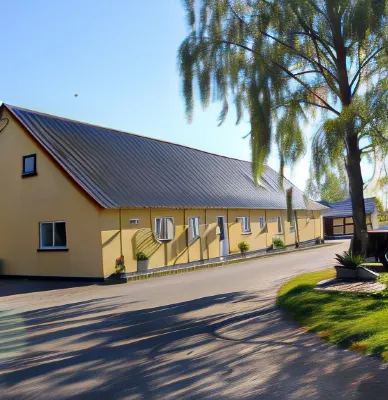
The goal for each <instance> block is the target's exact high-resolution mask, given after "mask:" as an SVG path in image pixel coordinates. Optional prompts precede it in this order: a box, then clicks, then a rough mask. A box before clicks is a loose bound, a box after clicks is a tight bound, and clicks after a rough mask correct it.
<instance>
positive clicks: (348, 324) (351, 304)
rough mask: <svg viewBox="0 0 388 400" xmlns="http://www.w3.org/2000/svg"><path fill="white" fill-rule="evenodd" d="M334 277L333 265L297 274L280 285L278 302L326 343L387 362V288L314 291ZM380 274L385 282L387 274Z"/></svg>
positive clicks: (387, 279)
mask: <svg viewBox="0 0 388 400" xmlns="http://www.w3.org/2000/svg"><path fill="white" fill-rule="evenodd" d="M334 276H335V270H334V268H332V269H329V270H325V271H319V272H313V273H309V274H303V275H300V276H297V277H296V278H294V279H292V280H290V281H288V282H287V283H286V284H284V285H283V286H282V287H281V288H280V290H279V292H278V300H277V301H278V305H279V306H280V307H281V308H282V309H284V310H286V311H287V312H288V313H289V314H290V315H291V316H292V317H293V318H294V319H295V320H296V321H298V322H299V323H300V324H301V325H302V326H304V327H305V328H307V329H308V330H311V331H313V332H316V333H317V334H318V335H319V336H321V337H322V338H323V339H325V340H326V341H328V342H329V343H333V344H338V345H340V346H341V347H344V348H349V349H350V350H354V351H358V352H361V353H365V354H376V355H379V356H380V357H381V358H382V359H383V360H384V361H388V290H387V289H386V290H384V291H383V292H381V293H379V294H354V293H352V294H349V293H338V292H328V291H321V290H314V286H315V284H316V283H317V282H319V281H322V280H324V279H329V278H332V277H334ZM380 277H381V279H379V280H380V281H384V282H385V283H386V282H387V281H388V278H387V277H388V274H382V275H381V276H380Z"/></svg>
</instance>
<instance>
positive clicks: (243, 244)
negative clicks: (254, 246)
mask: <svg viewBox="0 0 388 400" xmlns="http://www.w3.org/2000/svg"><path fill="white" fill-rule="evenodd" d="M237 246H238V248H239V249H240V251H241V253H245V252H246V251H248V250H249V249H250V248H251V245H250V244H249V243H248V242H246V241H245V240H244V241H242V242H240V243H239V244H238V245H237Z"/></svg>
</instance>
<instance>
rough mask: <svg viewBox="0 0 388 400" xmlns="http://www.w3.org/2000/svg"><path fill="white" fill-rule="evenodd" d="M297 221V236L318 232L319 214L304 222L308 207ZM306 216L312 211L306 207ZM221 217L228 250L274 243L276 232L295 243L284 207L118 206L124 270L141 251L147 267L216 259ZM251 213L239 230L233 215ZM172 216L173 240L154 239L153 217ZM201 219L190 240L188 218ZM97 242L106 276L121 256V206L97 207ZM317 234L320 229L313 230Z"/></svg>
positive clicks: (288, 242) (129, 269) (309, 237)
mask: <svg viewBox="0 0 388 400" xmlns="http://www.w3.org/2000/svg"><path fill="white" fill-rule="evenodd" d="M297 214H298V225H299V229H301V227H302V229H301V232H300V233H301V239H300V241H305V240H312V239H314V238H315V237H318V236H319V237H322V235H321V234H320V233H319V232H320V230H321V223H320V221H321V219H320V213H319V212H318V213H317V214H316V217H317V218H316V219H313V218H311V221H310V222H309V223H308V224H306V218H307V214H306V212H303V211H302V212H299V211H298V213H297ZM309 215H311V216H312V215H313V213H312V212H310V214H309ZM218 216H224V217H225V221H226V222H227V223H226V225H225V230H226V233H227V236H228V239H229V249H230V253H236V252H239V249H238V246H237V245H238V243H239V242H241V241H243V240H246V241H247V242H248V243H249V244H250V245H251V248H250V250H251V251H253V250H261V249H265V248H267V247H268V246H270V245H271V244H272V239H273V238H274V237H280V238H281V239H282V240H283V241H284V242H285V244H286V245H292V244H295V239H296V233H294V232H290V224H289V223H288V222H287V220H286V219H287V213H286V211H285V210H243V209H241V210H238V209H229V210H223V209H208V210H176V209H152V210H151V209H123V210H121V227H122V233H121V236H122V251H123V255H124V258H125V265H126V270H127V272H135V271H136V270H137V261H136V257H135V255H136V252H137V251H142V252H144V253H146V254H147V255H148V256H149V258H150V263H149V268H150V269H152V268H158V267H162V266H166V265H174V264H183V263H187V262H192V261H197V260H202V259H208V258H216V257H219V256H220V242H219V235H218V234H217V217H218ZM244 216H248V217H249V218H250V226H251V233H250V234H248V235H245V234H242V229H241V224H240V223H239V222H236V218H237V217H244ZM260 216H263V217H265V218H266V222H267V229H268V232H264V233H263V232H261V229H260V226H259V217H260ZM156 217H173V218H174V223H175V237H174V240H172V241H171V242H168V243H159V242H157V241H156V240H155V238H154V229H155V218H156ZM190 217H199V218H200V238H198V239H197V240H195V241H194V242H192V243H191V244H190V245H188V238H187V229H188V218H190ZM277 217H281V221H282V232H281V233H279V232H278V223H277ZM130 219H138V220H139V224H138V225H135V224H130V223H129V220H130ZM100 227H101V242H102V253H103V265H104V276H109V275H110V274H112V273H113V272H114V270H115V260H116V258H118V257H119V256H120V231H119V229H120V211H119V210H101V211H100ZM317 233H318V234H317Z"/></svg>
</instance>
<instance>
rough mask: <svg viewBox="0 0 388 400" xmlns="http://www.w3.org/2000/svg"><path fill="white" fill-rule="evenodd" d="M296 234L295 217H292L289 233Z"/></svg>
mask: <svg viewBox="0 0 388 400" xmlns="http://www.w3.org/2000/svg"><path fill="white" fill-rule="evenodd" d="M295 232H296V218H295V216H292V219H291V221H290V233H295Z"/></svg>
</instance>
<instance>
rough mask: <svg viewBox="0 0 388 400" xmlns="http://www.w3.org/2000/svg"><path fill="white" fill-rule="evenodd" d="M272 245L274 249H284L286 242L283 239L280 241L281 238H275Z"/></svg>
mask: <svg viewBox="0 0 388 400" xmlns="http://www.w3.org/2000/svg"><path fill="white" fill-rule="evenodd" d="M272 244H273V245H274V247H277V248H281V249H282V248H283V247H284V242H283V240H282V239H280V237H274V238H273V239H272Z"/></svg>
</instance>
